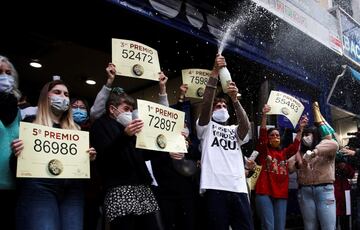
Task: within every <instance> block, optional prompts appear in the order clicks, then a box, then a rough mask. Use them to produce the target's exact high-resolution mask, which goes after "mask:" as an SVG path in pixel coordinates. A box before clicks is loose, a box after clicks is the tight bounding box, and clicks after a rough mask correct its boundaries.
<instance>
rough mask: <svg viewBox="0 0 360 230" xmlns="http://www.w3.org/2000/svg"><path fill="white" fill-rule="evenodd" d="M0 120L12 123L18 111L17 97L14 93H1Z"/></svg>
mask: <svg viewBox="0 0 360 230" xmlns="http://www.w3.org/2000/svg"><path fill="white" fill-rule="evenodd" d="M0 108H1V109H0V120H1V122H2V123H3V124H4V125H5V126H8V125H9V124H11V123H12V122H13V121H14V120H15V118H16V115H17V113H18V106H17V99H16V97H15V96H14V94H10V93H5V92H1V93H0Z"/></svg>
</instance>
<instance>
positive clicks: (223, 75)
mask: <svg viewBox="0 0 360 230" xmlns="http://www.w3.org/2000/svg"><path fill="white" fill-rule="evenodd" d="M219 77H220V82H221V87H222V90H223V92H224V93H227V88H228V86H229V84H230V82H231V81H232V80H231V75H230V72H229V70H228V69H227V68H226V67H222V68H220V70H219Z"/></svg>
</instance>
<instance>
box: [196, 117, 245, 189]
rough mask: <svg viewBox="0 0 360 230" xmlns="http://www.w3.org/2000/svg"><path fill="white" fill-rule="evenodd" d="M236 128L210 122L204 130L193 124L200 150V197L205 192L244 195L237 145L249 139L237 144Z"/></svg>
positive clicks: (240, 160)
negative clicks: (227, 192) (229, 192)
mask: <svg viewBox="0 0 360 230" xmlns="http://www.w3.org/2000/svg"><path fill="white" fill-rule="evenodd" d="M237 127H238V126H237V125H231V126H229V125H220V124H218V123H216V122H213V121H210V122H209V124H208V125H206V126H199V124H198V121H197V122H196V131H197V135H198V138H199V140H200V141H201V150H202V154H201V179H200V192H201V193H202V192H204V191H205V190H206V189H215V190H224V191H231V192H239V193H248V190H247V185H246V176H245V170H244V160H243V156H242V152H241V149H240V145H242V144H245V143H246V142H248V141H249V135H248V134H247V135H246V137H245V138H244V140H240V139H239V138H238V136H237V132H236V131H237Z"/></svg>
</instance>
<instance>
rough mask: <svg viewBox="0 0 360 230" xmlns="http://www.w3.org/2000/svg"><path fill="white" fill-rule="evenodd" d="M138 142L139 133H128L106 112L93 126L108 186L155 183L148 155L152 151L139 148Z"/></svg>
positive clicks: (98, 161)
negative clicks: (136, 144) (151, 174)
mask: <svg viewBox="0 0 360 230" xmlns="http://www.w3.org/2000/svg"><path fill="white" fill-rule="evenodd" d="M135 141H136V137H135V136H132V137H130V136H128V135H126V134H125V132H124V127H123V126H122V125H121V124H119V123H118V122H117V121H116V120H114V119H112V118H110V117H109V116H108V115H106V114H104V115H103V116H102V117H100V118H99V119H97V120H96V121H95V122H94V124H93V125H92V127H91V130H90V142H91V145H92V146H93V147H94V148H95V149H96V151H97V158H96V164H97V166H98V170H99V173H100V175H101V177H102V181H103V183H104V186H105V189H109V188H113V187H116V186H121V185H140V184H147V185H150V184H151V182H152V179H151V176H150V174H149V172H148V170H147V167H146V164H145V158H146V157H144V156H145V155H144V154H147V153H146V152H148V151H141V150H138V149H136V148H135V143H136V142H135Z"/></svg>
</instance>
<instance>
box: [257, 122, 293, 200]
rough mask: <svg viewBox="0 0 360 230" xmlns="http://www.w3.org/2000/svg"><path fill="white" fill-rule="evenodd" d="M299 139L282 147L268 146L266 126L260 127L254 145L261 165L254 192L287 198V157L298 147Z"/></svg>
mask: <svg viewBox="0 0 360 230" xmlns="http://www.w3.org/2000/svg"><path fill="white" fill-rule="evenodd" d="M299 145H300V141H299V140H297V139H295V141H294V143H293V144H290V145H289V146H288V147H286V148H284V149H281V150H279V149H275V148H272V147H269V145H268V138H267V130H266V128H261V129H260V137H259V143H258V145H257V147H256V149H257V151H258V152H259V153H260V154H259V157H258V159H259V161H260V164H261V166H262V169H261V172H260V175H259V178H258V180H257V182H256V187H255V191H256V194H262V195H269V196H271V197H273V198H285V199H286V198H288V187H289V175H288V174H289V169H288V162H287V159H288V158H290V157H291V156H292V155H294V154H295V153H296V152H297V150H298V149H299Z"/></svg>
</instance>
